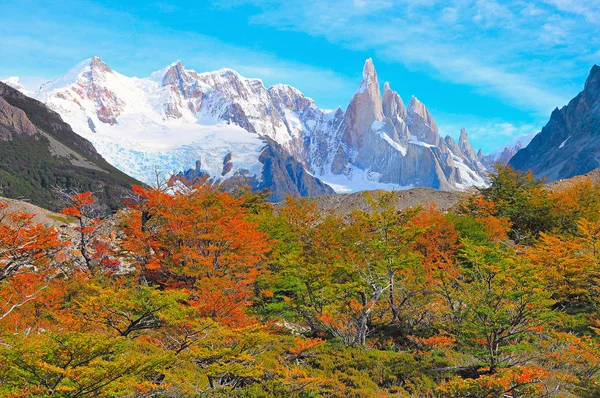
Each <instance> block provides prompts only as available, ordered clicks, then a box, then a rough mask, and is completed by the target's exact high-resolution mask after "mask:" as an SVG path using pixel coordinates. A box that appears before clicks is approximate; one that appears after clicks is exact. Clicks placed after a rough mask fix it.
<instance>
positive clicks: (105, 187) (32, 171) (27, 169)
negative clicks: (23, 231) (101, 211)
mask: <svg viewBox="0 0 600 398" xmlns="http://www.w3.org/2000/svg"><path fill="white" fill-rule="evenodd" d="M0 184H1V193H0V194H1V195H2V196H6V197H10V198H24V199H27V200H29V201H31V203H33V204H35V205H38V206H41V207H44V208H47V209H51V210H57V209H58V208H60V207H61V204H60V203H59V202H58V201H57V199H56V198H55V197H54V196H53V194H52V190H53V188H54V187H56V186H59V187H62V188H67V189H70V188H73V189H79V190H91V191H94V192H95V193H96V195H97V196H98V197H99V199H100V200H101V201H102V203H104V204H106V205H107V206H109V207H110V208H117V207H118V206H120V205H121V204H122V201H123V200H124V199H125V197H126V195H127V193H128V192H129V189H130V187H131V185H132V184H139V182H138V181H136V180H135V179H133V178H131V177H129V176H127V175H126V174H124V173H123V172H121V171H119V170H117V169H116V168H115V167H113V166H111V165H110V164H108V163H107V162H106V161H105V160H104V159H103V158H102V156H100V155H99V154H98V152H96V150H95V149H94V146H93V145H92V144H91V143H90V142H89V141H87V140H86V139H85V138H83V137H81V136H79V135H77V134H75V133H74V132H73V130H71V127H70V126H69V125H68V124H66V123H65V122H63V121H62V119H61V117H60V116H59V115H58V114H57V113H56V112H54V111H51V110H49V109H48V108H47V107H46V106H45V105H44V104H43V103H41V102H39V101H36V100H34V99H32V98H29V97H27V96H25V95H23V94H22V93H20V92H19V91H17V90H15V89H14V88H12V87H10V86H8V85H6V84H4V83H1V82H0Z"/></svg>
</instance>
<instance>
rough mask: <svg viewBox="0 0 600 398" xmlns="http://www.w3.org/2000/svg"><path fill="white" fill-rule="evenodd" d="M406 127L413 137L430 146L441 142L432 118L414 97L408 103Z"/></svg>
mask: <svg viewBox="0 0 600 398" xmlns="http://www.w3.org/2000/svg"><path fill="white" fill-rule="evenodd" d="M407 114H408V115H407V125H408V127H409V129H410V131H411V133H412V134H413V135H415V136H416V137H417V138H418V139H419V140H421V141H423V142H426V143H428V144H430V145H436V146H438V145H440V144H441V142H442V141H443V140H442V138H441V137H440V135H439V134H438V127H437V124H436V123H435V120H433V117H432V116H431V114H430V113H429V111H428V110H427V108H426V107H425V105H424V104H423V103H422V102H421V101H419V100H418V99H417V98H416V97H415V96H414V95H413V97H412V98H411V100H410V102H409V103H408V111H407Z"/></svg>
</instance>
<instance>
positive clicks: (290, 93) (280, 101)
mask: <svg viewBox="0 0 600 398" xmlns="http://www.w3.org/2000/svg"><path fill="white" fill-rule="evenodd" d="M269 95H270V96H271V98H272V99H273V101H274V102H275V104H276V105H277V106H278V107H280V109H290V110H292V111H297V112H303V111H304V110H305V109H307V108H309V107H313V106H315V104H314V102H313V100H312V99H310V98H308V97H305V96H304V94H302V92H301V91H300V90H298V89H297V88H295V87H292V86H289V85H287V84H277V85H275V86H272V87H269Z"/></svg>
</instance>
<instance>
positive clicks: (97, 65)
mask: <svg viewBox="0 0 600 398" xmlns="http://www.w3.org/2000/svg"><path fill="white" fill-rule="evenodd" d="M90 68H91V70H92V72H97V73H112V71H113V70H112V69H111V68H110V66H108V65H106V63H104V61H102V60H101V59H100V57H95V56H94V57H92V58H91V59H90Z"/></svg>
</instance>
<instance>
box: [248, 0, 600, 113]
mask: <svg viewBox="0 0 600 398" xmlns="http://www.w3.org/2000/svg"><path fill="white" fill-rule="evenodd" d="M249 1H250V2H251V3H253V4H254V5H255V6H257V7H258V8H259V9H260V10H261V11H260V12H259V13H258V14H256V15H253V16H251V21H253V22H254V23H256V24H260V25H269V26H274V27H277V28H280V29H286V30H295V31H301V32H305V33H308V34H310V35H313V36H321V37H324V38H325V39H327V40H329V41H330V42H332V43H335V44H339V45H343V46H345V47H347V48H349V49H355V50H363V51H369V52H372V53H373V54H374V55H376V56H377V57H379V58H385V59H386V60H388V61H392V62H398V63H402V64H404V65H406V66H408V67H409V68H411V69H413V70H415V69H423V70H424V71H425V72H426V73H428V74H429V75H430V76H431V75H433V76H437V77H438V78H439V79H440V80H443V81H451V82H453V83H457V84H462V85H466V86H470V87H472V88H473V89H474V90H476V91H477V92H480V93H485V94H486V95H489V96H493V97H496V98H499V99H501V100H503V101H504V102H505V103H507V104H511V105H513V106H516V107H518V108H520V109H525V110H528V111H531V112H534V113H535V114H536V115H548V113H549V112H550V111H551V110H552V109H553V108H554V107H556V106H561V105H563V104H565V103H566V102H567V101H568V99H569V98H571V97H572V96H573V95H574V93H575V92H574V91H573V89H574V85H573V81H572V80H571V79H572V78H574V77H577V78H578V79H581V75H582V74H585V72H586V71H587V70H589V67H590V66H591V65H589V64H588V60H589V58H590V57H591V56H592V55H591V54H593V53H594V52H596V51H597V50H598V45H597V44H596V45H595V44H594V43H598V42H597V37H598V34H600V31H598V30H597V29H595V28H590V24H589V23H588V22H589V21H591V20H594V19H595V16H600V13H597V12H596V11H597V9H598V7H597V6H598V4H600V0H588V1H587V2H579V1H578V0H571V1H570V0H547V3H551V4H546V3H531V2H524V1H521V0H512V1H496V0H476V1H469V0H449V1H448V0H446V1H442V0H421V1H414V0H413V1H409V0H395V1H394V2H393V6H392V7H388V8H386V9H384V10H379V9H378V7H376V6H372V3H371V2H369V1H366V0H362V1H359V4H360V7H356V6H354V7H348V5H347V2H345V1H342V0H332V1H327V2H322V1H319V0H305V1H303V2H288V1H285V2H284V1H269V2H268V3H264V2H262V1H260V0H249ZM378 3H379V2H378ZM352 4H354V5H356V2H353V3H352ZM579 85H581V82H579Z"/></svg>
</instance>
